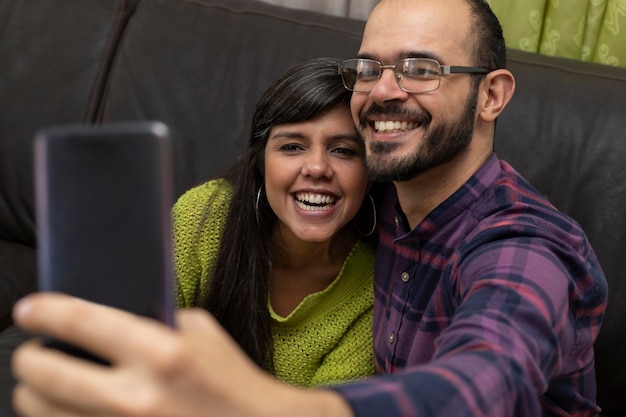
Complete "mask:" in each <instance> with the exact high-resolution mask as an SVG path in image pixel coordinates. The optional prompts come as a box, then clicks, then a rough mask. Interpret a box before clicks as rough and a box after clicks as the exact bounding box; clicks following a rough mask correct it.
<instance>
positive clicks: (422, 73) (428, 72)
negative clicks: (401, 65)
mask: <svg viewBox="0 0 626 417" xmlns="http://www.w3.org/2000/svg"><path fill="white" fill-rule="evenodd" d="M403 74H404V75H406V76H407V77H415V78H433V77H437V71H435V70H433V69H432V68H420V67H414V68H409V69H407V70H405V71H403Z"/></svg>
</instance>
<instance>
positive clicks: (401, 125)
mask: <svg viewBox="0 0 626 417" xmlns="http://www.w3.org/2000/svg"><path fill="white" fill-rule="evenodd" d="M417 126H418V124H417V123H413V122H406V121H402V122H399V121H395V122H394V121H391V120H387V121H384V120H378V121H375V122H374V129H375V130H376V131H377V132H380V133H389V132H404V131H405V130H411V129H413V128H416V127H417Z"/></svg>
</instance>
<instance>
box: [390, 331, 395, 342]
mask: <svg viewBox="0 0 626 417" xmlns="http://www.w3.org/2000/svg"><path fill="white" fill-rule="evenodd" d="M395 341H396V334H395V333H394V332H391V333H389V343H393V342H395Z"/></svg>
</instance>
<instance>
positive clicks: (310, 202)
mask: <svg viewBox="0 0 626 417" xmlns="http://www.w3.org/2000/svg"><path fill="white" fill-rule="evenodd" d="M296 204H297V205H298V207H300V208H301V209H303V210H309V211H316V210H328V209H329V208H331V207H332V206H334V205H335V197H332V196H329V195H325V194H314V193H296Z"/></svg>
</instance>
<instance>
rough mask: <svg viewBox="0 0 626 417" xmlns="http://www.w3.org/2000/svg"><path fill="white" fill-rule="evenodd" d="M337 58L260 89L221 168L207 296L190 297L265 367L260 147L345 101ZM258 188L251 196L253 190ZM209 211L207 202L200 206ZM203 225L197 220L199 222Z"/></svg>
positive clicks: (299, 68)
mask: <svg viewBox="0 0 626 417" xmlns="http://www.w3.org/2000/svg"><path fill="white" fill-rule="evenodd" d="M338 65H339V61H337V60H335V59H331V58H318V59H313V60H309V61H305V62H303V63H301V64H298V65H295V66H293V67H291V68H290V69H288V70H287V71H286V72H284V73H283V74H282V75H281V76H280V77H279V78H278V79H277V80H276V81H275V82H274V83H273V84H272V85H271V86H270V88H269V89H267V90H266V91H265V93H264V94H263V95H262V96H261V98H260V100H259V101H258V103H257V105H256V109H255V112H254V116H253V119H252V126H251V134H250V141H249V143H248V147H247V149H246V151H245V152H244V154H243V155H242V156H241V157H240V158H239V159H238V160H237V161H236V162H235V164H234V165H233V166H232V167H231V168H230V169H229V170H228V171H227V173H226V175H225V176H224V178H226V179H227V180H228V181H229V182H230V184H231V185H232V187H233V195H232V200H231V205H230V209H229V212H228V216H227V218H226V224H225V227H224V230H223V234H222V236H221V239H220V245H219V251H218V256H217V261H216V264H215V269H214V273H213V276H212V277H208V278H209V279H208V280H207V281H208V282H209V283H210V284H209V288H208V291H203V292H202V293H203V294H206V297H205V298H204V299H203V300H198V302H197V304H199V305H201V306H203V307H204V308H206V309H207V310H208V311H209V312H211V313H212V314H213V315H214V316H215V317H216V318H217V320H218V321H219V322H220V323H221V324H222V326H223V327H224V328H225V329H226V330H227V331H228V332H229V333H230V335H231V336H232V337H233V338H234V339H235V340H236V341H237V343H238V344H239V345H240V346H241V347H242V349H243V350H244V351H245V352H246V353H247V354H248V356H249V357H250V358H251V359H252V360H253V361H254V362H255V363H257V364H258V365H259V366H261V367H262V368H264V369H266V370H268V371H270V372H272V371H273V369H274V366H273V360H272V358H273V349H272V346H273V341H272V335H271V328H270V314H269V311H268V308H267V301H268V291H269V277H270V268H271V255H272V253H275V251H277V250H278V248H276V247H275V245H272V230H273V228H274V226H275V224H276V215H275V214H274V212H273V211H272V209H271V207H270V206H269V203H268V201H267V198H266V196H265V193H264V191H263V189H264V187H262V186H263V184H264V171H265V169H264V164H265V158H264V155H265V146H266V144H267V141H268V139H269V135H270V132H271V129H272V127H274V126H276V125H280V124H285V123H297V122H302V121H306V120H310V119H312V118H314V117H316V116H318V115H320V114H321V113H323V112H324V111H326V110H330V109H332V108H335V107H338V106H345V107H346V108H348V107H349V103H350V95H351V93H350V92H349V91H347V90H346V89H345V88H344V87H343V84H342V81H341V76H340V75H339V72H338ZM260 189H261V190H262V191H261V194H260V196H259V198H258V206H257V194H258V192H259V190H260ZM206 210H207V213H206V215H208V216H210V203H209V204H208V206H207V207H206ZM202 226H203V225H200V227H202Z"/></svg>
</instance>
